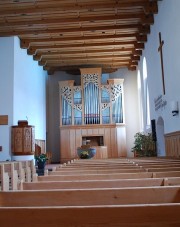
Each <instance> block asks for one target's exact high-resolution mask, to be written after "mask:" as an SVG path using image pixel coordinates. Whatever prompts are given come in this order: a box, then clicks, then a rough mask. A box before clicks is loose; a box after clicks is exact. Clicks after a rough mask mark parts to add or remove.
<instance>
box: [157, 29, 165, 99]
mask: <svg viewBox="0 0 180 227" xmlns="http://www.w3.org/2000/svg"><path fill="white" fill-rule="evenodd" d="M163 45H164V40H162V39H161V32H159V48H158V52H160V57H161V71H162V84H163V94H164V95H165V93H166V90H165V80H164V64H163V50H162V48H163Z"/></svg>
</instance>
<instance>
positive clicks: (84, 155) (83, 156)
mask: <svg viewBox="0 0 180 227" xmlns="http://www.w3.org/2000/svg"><path fill="white" fill-rule="evenodd" d="M80 158H82V159H86V158H89V152H88V151H81V154H80Z"/></svg>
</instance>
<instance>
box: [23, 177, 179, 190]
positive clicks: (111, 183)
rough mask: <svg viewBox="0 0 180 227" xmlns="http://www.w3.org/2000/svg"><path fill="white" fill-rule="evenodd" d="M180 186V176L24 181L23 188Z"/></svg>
mask: <svg viewBox="0 0 180 227" xmlns="http://www.w3.org/2000/svg"><path fill="white" fill-rule="evenodd" d="M175 185H179V186H180V177H172V178H144V179H143V178H141V179H120V180H100V181H99V180H94V181H93V180H91V181H90V180H87V181H51V182H50V183H49V182H48V181H42V182H32V183H26V182H25V183H23V184H22V190H49V189H83V188H122V187H154V186H175Z"/></svg>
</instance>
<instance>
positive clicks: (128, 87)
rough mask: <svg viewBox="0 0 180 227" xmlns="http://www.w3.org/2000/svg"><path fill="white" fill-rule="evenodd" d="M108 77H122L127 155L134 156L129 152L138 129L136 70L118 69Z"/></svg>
mask: <svg viewBox="0 0 180 227" xmlns="http://www.w3.org/2000/svg"><path fill="white" fill-rule="evenodd" d="M110 78H122V79H124V109H125V124H126V144H127V156H128V157H131V156H134V154H133V153H132V152H131V148H132V147H133V146H134V145H133V143H134V135H135V134H136V133H137V132H139V130H140V122H139V104H138V92H137V72H136V71H128V70H127V69H119V70H118V71H117V72H115V73H112V74H110Z"/></svg>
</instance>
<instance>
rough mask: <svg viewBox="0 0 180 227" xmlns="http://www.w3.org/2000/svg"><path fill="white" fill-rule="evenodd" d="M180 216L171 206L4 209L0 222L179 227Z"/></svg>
mask: <svg viewBox="0 0 180 227" xmlns="http://www.w3.org/2000/svg"><path fill="white" fill-rule="evenodd" d="M179 213H180V204H172V203H170V204H151V205H148V204H140V205H117V206H115V205H112V206H110V205H109V206H108V205H106V206H104V205H103V206H83V207H82V206H80V207H59V206H57V207H45V206H44V207H16V208H13V207H3V208H0V220H1V227H12V226H13V227H19V226H26V227H32V226H33V227H41V226H43V227H57V226H60V227H75V226H76V227H82V226H83V227H120V226H121V227H127V226H128V227H145V226H146V227H155V226H156V227H169V226H173V227H179V225H180V216H179ZM7 217H11V218H7ZM24 223H26V224H25V225H24Z"/></svg>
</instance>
